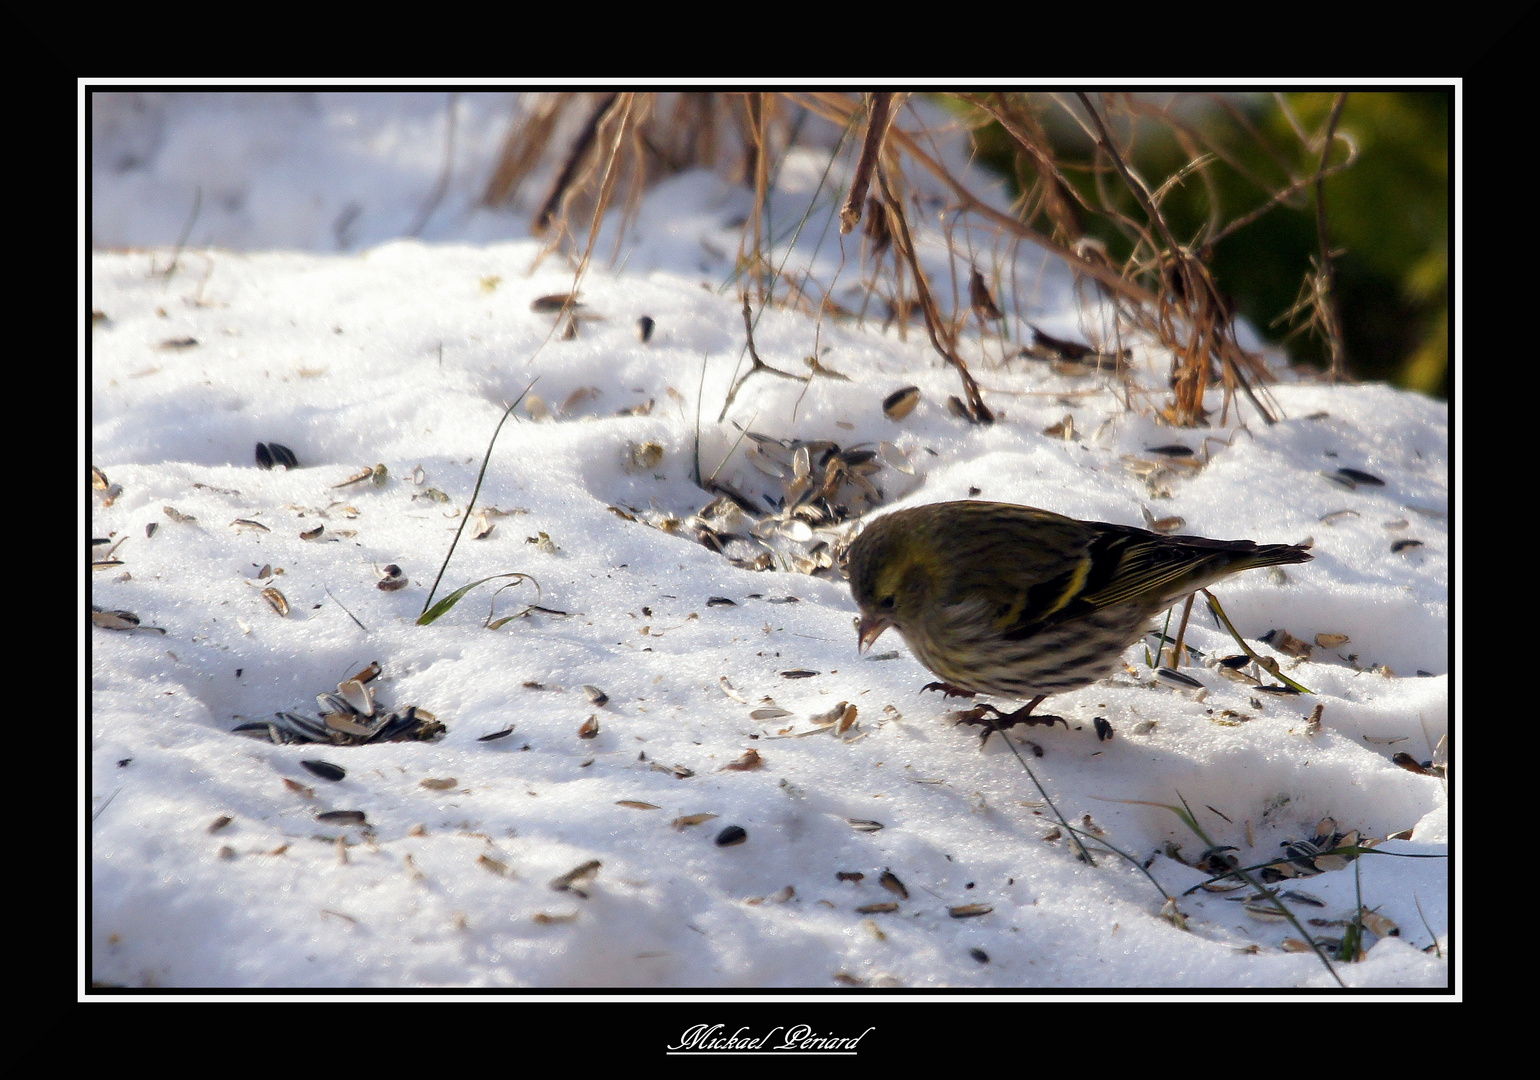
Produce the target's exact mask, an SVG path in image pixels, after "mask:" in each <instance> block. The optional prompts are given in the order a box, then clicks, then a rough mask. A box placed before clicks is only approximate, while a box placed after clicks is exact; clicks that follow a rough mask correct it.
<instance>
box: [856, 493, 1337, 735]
mask: <svg viewBox="0 0 1540 1080" xmlns="http://www.w3.org/2000/svg"><path fill="white" fill-rule="evenodd" d="M1310 559H1311V555H1310V552H1309V551H1307V550H1306V549H1305V548H1304V547H1301V546H1299V545H1294V544H1264V545H1257V544H1255V543H1253V542H1251V541H1250V540H1207V539H1204V538H1203V537H1201V536H1161V535H1159V534H1158V533H1152V532H1148V531H1146V530H1144V529H1136V528H1133V527H1131V526H1128V525H1109V524H1106V523H1104V522H1099V521H1077V520H1076V519H1074V518H1068V517H1064V516H1063V515H1061V514H1055V513H1051V512H1049V511H1047V510H1038V509H1036V508H1034V507H1030V506H1017V505H1014V504H1012V503H996V502H974V501H968V502H944V503H932V504H930V505H928V506H916V507H912V508H910V509H907V510H898V511H895V512H893V513H891V514H886V515H884V516H882V517H880V518H878V519H877V520H876V521H873V522H872V523H871V524H870V525H868V526H867V527H866V529H865V530H864V531H863V532H862V533H861V534H860V535H859V536H857V537H856V539H855V541H854V542H853V543H852V544H851V545H850V549H849V552H848V555H847V561H846V568H847V570H848V571H849V574H850V591H851V593H852V594H853V595H854V596H855V601H856V605H857V606H858V607H859V608H860V609H861V618H860V621H859V622H858V623H857V624H856V630H857V633H858V634H859V637H860V641H859V648H860V651H862V652H864V651H866V650H867V649H869V648H870V647H871V645H872V643H873V642H874V641H876V640H877V638H878V637H880V636H881V635H882V633H883V631H885V630H887V629H888V628H889V627H893V628H896V629H897V630H898V632H899V633H900V634H902V635H903V637H904V641H905V642H906V643H907V644H908V646H909V650H910V651H911V652H912V653H914V655H915V659H917V660H919V661H920V663H922V664H924V665H925V666H926V667H927V668H929V669H930V670H931V671H933V672H935V673H936V674H937V675H939V676H941V678H942V679H943V680H945V681H944V682H941V683H930V684H928V685H927V686H926V687H925V689H927V690H932V689H934V690H941V691H944V692H945V693H946V694H947V695H948V696H959V697H972V696H973V695H975V694H990V695H995V696H1000V697H1011V698H1030V699H1031V700H1030V701H1029V703H1028V704H1027V705H1025V706H1024V707H1022V708H1020V709H1017V710H1016V711H1015V712H1013V713H1002V712H1000V711H999V710H998V709H995V708H994V707H993V706H988V705H985V706H980V707H979V709H977V710H972V711H971V715H965V717H964V718H965V719H967V720H969V721H971V722H975V723H984V724H987V725H988V726H989V728H990V729H992V728H993V727H994V726H995V725H996V724H997V723H998V724H999V725H1000V726H1005V727H1009V726H1011V725H1013V724H1023V723H1025V724H1052V723H1053V722H1055V721H1059V722H1062V723H1064V724H1065V726H1066V727H1068V726H1069V725H1068V723H1067V722H1065V721H1063V719H1062V718H1061V717H1056V716H1047V715H1041V716H1033V715H1032V710H1033V709H1034V708H1036V707H1037V706H1038V704H1039V703H1041V702H1042V700H1043V699H1044V698H1045V697H1047V696H1049V695H1050V694H1058V693H1062V692H1063V691H1066V690H1074V689H1076V688H1077V687H1081V686H1087V685H1089V684H1091V683H1093V682H1095V681H1097V680H1098V679H1100V678H1102V677H1103V676H1105V675H1106V674H1108V673H1109V672H1110V671H1112V670H1113V669H1114V668H1116V667H1117V665H1118V662H1119V660H1120V659H1121V657H1122V654H1123V650H1124V649H1126V648H1128V646H1130V645H1132V644H1133V643H1134V642H1136V641H1138V640H1139V638H1140V637H1141V636H1142V635H1143V634H1144V631H1145V627H1146V624H1147V623H1148V621H1149V619H1150V617H1151V616H1153V615H1155V614H1156V613H1158V612H1160V611H1163V610H1164V609H1166V608H1168V607H1170V606H1171V605H1172V604H1173V603H1174V602H1175V601H1177V600H1179V599H1181V598H1182V597H1184V596H1186V595H1187V594H1189V593H1192V592H1196V591H1197V590H1198V589H1201V588H1203V587H1204V586H1206V585H1209V584H1211V583H1213V582H1215V581H1218V580H1219V579H1220V578H1223V577H1228V576H1229V575H1230V574H1234V573H1238V572H1239V571H1241V570H1249V569H1251V568H1253V567H1257V566H1275V565H1279V564H1283V563H1301V562H1308V561H1309V560H1310ZM984 710H987V711H988V712H991V713H993V714H994V716H995V717H996V718H998V719H997V720H986V719H984V715H985V713H984ZM985 736H986V737H987V736H988V730H986V732H985Z"/></svg>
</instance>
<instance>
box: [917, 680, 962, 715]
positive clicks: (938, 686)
mask: <svg viewBox="0 0 1540 1080" xmlns="http://www.w3.org/2000/svg"><path fill="white" fill-rule="evenodd" d="M927 690H940V691H941V693H942V694H943V695H944V696H946V697H949V698H953V697H974V696H975V693H974V691H972V690H964V689H963V688H962V687H960V686H953V685H952V684H951V683H944V682H930V683H926V684H925V685H924V686H922V687H920V693H922V694H923V693H925V691H927ZM970 711H971V710H970Z"/></svg>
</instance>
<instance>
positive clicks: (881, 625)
mask: <svg viewBox="0 0 1540 1080" xmlns="http://www.w3.org/2000/svg"><path fill="white" fill-rule="evenodd" d="M892 625H893V624H892V623H891V622H889V621H888V620H887V619H884V618H883V617H882V616H880V615H862V616H861V619H860V621H859V622H857V623H856V635H857V637H858V639H859V645H858V647H857V649H856V651H857V652H865V651H866V650H867V649H870V648H871V647H872V642H874V641H876V640H877V639H878V638H880V637H881V636H882V632H883V631H884V630H886V629H887V628H888V627H890V626H892Z"/></svg>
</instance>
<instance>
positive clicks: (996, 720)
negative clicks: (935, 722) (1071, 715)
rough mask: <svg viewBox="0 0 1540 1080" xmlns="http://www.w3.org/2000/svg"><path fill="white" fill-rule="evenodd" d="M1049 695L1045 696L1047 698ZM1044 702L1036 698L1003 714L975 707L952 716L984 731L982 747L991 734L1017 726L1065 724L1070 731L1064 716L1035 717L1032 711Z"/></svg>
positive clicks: (993, 708)
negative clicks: (975, 725) (1013, 710)
mask: <svg viewBox="0 0 1540 1080" xmlns="http://www.w3.org/2000/svg"><path fill="white" fill-rule="evenodd" d="M1046 696H1047V695H1043V697H1046ZM1042 701H1043V698H1042V697H1035V698H1033V699H1032V700H1031V701H1029V702H1027V704H1025V705H1023V706H1022V707H1021V708H1019V709H1017V710H1016V711H1015V712H1008V713H1003V712H1001V711H1000V710H999V709H997V708H995V707H994V706H993V705H975V706H974V707H973V708H971V709H963V710H960V711H958V712H956V713H953V714H952V715H953V716H954V717H956V723H959V724H977V725H979V726H980V727H982V728H983V729H984V731H983V732H982V734H981V735H980V737H979V743H980V745H982V744H984V743H986V742H988V741H989V736H990V733H991V732H994V731H1004V730H1005V729H1006V728H1009V727H1015V726H1016V725H1017V724H1027V725H1029V726H1039V725H1041V726H1045V727H1052V726H1053V725H1054V724H1063V725H1064V730H1066V731H1068V730H1069V721H1068V720H1066V719H1064V717H1062V716H1053V715H1052V714H1050V713H1039V714H1038V715H1036V716H1034V715H1033V714H1032V710H1033V709H1035V708H1037V706H1038V705H1039V704H1041V703H1042Z"/></svg>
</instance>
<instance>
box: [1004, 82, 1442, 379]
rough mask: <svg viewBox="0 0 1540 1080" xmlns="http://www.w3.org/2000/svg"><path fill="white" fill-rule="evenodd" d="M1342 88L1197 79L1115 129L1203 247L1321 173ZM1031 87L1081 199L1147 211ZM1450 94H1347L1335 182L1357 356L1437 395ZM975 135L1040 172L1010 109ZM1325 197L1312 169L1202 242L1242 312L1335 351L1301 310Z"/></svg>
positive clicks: (1329, 183)
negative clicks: (1238, 90)
mask: <svg viewBox="0 0 1540 1080" xmlns="http://www.w3.org/2000/svg"><path fill="white" fill-rule="evenodd" d="M1334 97H1335V95H1334V94H1331V93H1295V94H1285V95H1283V105H1280V103H1279V101H1278V100H1277V99H1276V98H1274V97H1273V96H1270V95H1264V94H1246V95H1228V96H1226V97H1225V98H1224V99H1223V100H1221V99H1220V98H1219V97H1218V96H1217V95H1215V96H1202V97H1199V96H1196V95H1190V96H1187V97H1185V98H1183V99H1181V100H1178V101H1176V102H1175V103H1174V104H1169V105H1168V99H1171V98H1178V95H1165V96H1162V97H1159V98H1157V96H1156V95H1149V94H1146V95H1142V100H1137V101H1136V100H1135V99H1129V101H1130V102H1132V103H1133V105H1132V107H1130V108H1129V109H1127V110H1125V111H1124V113H1123V115H1122V116H1121V118H1120V122H1119V125H1118V126H1117V127H1116V128H1115V138H1117V139H1118V140H1119V142H1120V145H1121V146H1122V148H1123V150H1124V151H1125V153H1127V154H1128V155H1129V156H1130V157H1131V158H1132V161H1133V163H1134V167H1135V169H1136V170H1137V171H1138V173H1139V174H1140V175H1141V176H1142V177H1143V178H1144V180H1145V182H1146V183H1147V184H1148V185H1149V187H1150V188H1151V189H1152V190H1162V200H1161V203H1160V206H1161V210H1162V212H1163V213H1164V215H1165V216H1166V218H1167V220H1168V221H1169V222H1170V224H1171V226H1172V228H1173V231H1174V232H1175V234H1176V236H1177V237H1178V239H1179V240H1180V241H1181V242H1183V243H1184V244H1193V245H1195V246H1198V247H1200V249H1201V247H1202V245H1203V243H1204V241H1205V239H1206V237H1208V236H1209V235H1212V233H1213V232H1214V230H1215V229H1216V228H1221V229H1222V228H1223V227H1224V226H1225V225H1226V224H1228V223H1229V222H1231V221H1234V220H1236V219H1237V218H1241V217H1243V216H1244V215H1247V214H1249V213H1251V212H1252V211H1253V210H1255V209H1256V208H1258V207H1260V206H1262V205H1263V204H1265V203H1266V202H1267V201H1268V200H1269V199H1270V198H1272V196H1273V194H1274V193H1275V192H1279V191H1282V190H1284V189H1286V188H1288V187H1289V186H1290V185H1291V184H1294V183H1295V182H1296V181H1299V180H1301V179H1309V178H1310V177H1311V176H1312V175H1313V174H1314V171H1315V169H1316V167H1317V165H1318V163H1319V157H1320V146H1319V136H1320V134H1321V132H1322V131H1323V130H1324V128H1325V126H1326V121H1327V117H1328V116H1329V114H1330V112H1331V108H1332V104H1333V100H1334ZM1029 100H1030V101H1031V103H1032V106H1033V109H1034V112H1035V113H1036V115H1037V116H1038V117H1039V119H1040V121H1041V124H1042V127H1043V129H1044V131H1046V132H1047V135H1048V138H1049V141H1050V142H1051V144H1052V152H1053V154H1054V156H1055V158H1056V163H1057V166H1058V168H1059V169H1060V171H1061V172H1062V174H1063V175H1064V176H1065V177H1066V179H1068V180H1069V182H1070V183H1071V184H1073V185H1074V187H1075V189H1076V190H1077V191H1078V192H1079V194H1080V195H1081V197H1082V198H1083V199H1084V201H1085V202H1086V203H1088V204H1089V205H1090V206H1092V207H1096V208H1102V207H1104V206H1105V207H1107V208H1110V209H1112V210H1115V211H1116V212H1117V213H1119V214H1124V215H1127V216H1128V217H1130V218H1133V219H1134V220H1142V214H1141V213H1140V211H1139V208H1138V206H1137V204H1136V203H1135V201H1134V199H1133V197H1132V196H1131V195H1130V194H1129V193H1128V191H1127V190H1126V188H1124V187H1123V186H1122V184H1121V183H1120V182H1119V181H1118V179H1117V178H1116V176H1114V175H1112V174H1110V173H1109V172H1108V171H1107V167H1106V164H1105V162H1104V161H1103V162H1100V163H1098V162H1096V161H1095V160H1094V156H1093V152H1092V147H1091V145H1090V143H1089V141H1088V140H1087V138H1086V136H1085V134H1084V132H1083V131H1082V129H1081V128H1080V127H1079V125H1078V124H1076V123H1074V122H1073V121H1072V120H1071V119H1070V118H1069V117H1068V116H1067V115H1066V114H1065V113H1064V111H1063V109H1062V107H1061V105H1060V104H1059V102H1058V101H1055V100H1054V99H1052V98H1050V97H1048V96H1046V95H1032V96H1031V97H1030V98H1029ZM1060 100H1064V99H1063V98H1062V97H1061V99H1060ZM1104 100H1108V99H1104ZM1452 100H1453V98H1452V93H1451V92H1448V91H1446V90H1443V89H1432V90H1407V91H1367V92H1358V93H1352V94H1350V95H1349V96H1348V99H1347V104H1346V107H1345V109H1344V111H1343V114H1342V117H1341V120H1340V122H1339V124H1338V128H1337V130H1338V133H1339V140H1338V145H1337V146H1335V147H1334V148H1333V150H1332V153H1331V156H1330V159H1329V160H1330V163H1331V164H1340V163H1341V162H1343V161H1344V160H1346V157H1347V153H1348V151H1347V148H1346V147H1345V146H1344V145H1342V138H1343V137H1345V138H1346V139H1347V140H1350V141H1351V143H1352V145H1353V146H1354V147H1355V148H1356V153H1357V157H1356V159H1355V160H1354V161H1353V163H1352V164H1351V166H1349V167H1348V168H1346V169H1343V170H1341V171H1340V172H1337V173H1336V174H1335V175H1332V176H1330V177H1328V178H1327V180H1326V184H1325V189H1326V212H1327V215H1326V216H1327V230H1328V234H1329V240H1330V243H1331V246H1332V249H1333V252H1334V269H1335V286H1336V288H1335V299H1336V303H1337V307H1338V312H1339V315H1340V319H1341V324H1342V328H1343V338H1344V343H1345V347H1346V353H1347V363H1348V366H1349V370H1350V372H1351V373H1352V374H1353V375H1354V376H1356V377H1359V378H1366V379H1388V380H1390V381H1392V382H1395V383H1396V384H1398V385H1401V386H1405V387H1409V388H1412V389H1416V390H1420V391H1423V392H1425V393H1430V394H1435V395H1439V396H1447V394H1448V334H1449V316H1448V264H1449V243H1448V235H1449V113H1450V105H1451V102H1452ZM1285 106H1286V107H1287V110H1288V112H1285ZM1290 114H1292V119H1291V115H1290ZM981 119H982V118H981ZM975 137H976V140H977V144H978V147H979V155H980V158H981V159H982V160H984V161H986V162H988V163H989V164H991V165H992V166H994V167H995V168H996V169H998V170H999V171H1000V172H1002V173H1003V174H1004V175H1005V176H1007V177H1008V178H1010V179H1011V180H1012V182H1013V183H1014V184H1015V185H1016V187H1017V190H1018V191H1019V192H1029V191H1032V190H1033V188H1034V185H1036V184H1038V182H1039V179H1040V177H1039V174H1038V171H1037V169H1036V167H1035V165H1034V163H1033V162H1032V160H1031V158H1030V157H1029V156H1028V155H1026V154H1020V153H1018V152H1017V149H1018V148H1017V147H1016V144H1015V143H1014V142H1013V140H1012V139H1011V138H1010V137H1009V136H1008V135H1007V134H1006V133H1005V132H1004V131H1003V130H1002V129H1001V128H1000V126H999V125H998V124H996V123H993V122H990V123H987V124H983V125H982V126H981V127H979V128H978V129H977V131H976V136H975ZM1198 154H1205V155H1209V157H1208V159H1207V161H1206V163H1205V165H1204V166H1203V168H1202V169H1201V171H1200V170H1192V171H1189V172H1187V173H1186V174H1185V175H1183V176H1181V177H1180V179H1178V180H1177V181H1176V182H1175V183H1173V184H1171V186H1169V187H1165V188H1163V189H1162V186H1163V185H1165V184H1166V183H1167V181H1168V180H1169V179H1170V178H1171V177H1173V176H1177V175H1178V174H1180V173H1181V172H1182V170H1184V169H1187V168H1188V166H1189V164H1190V163H1191V162H1192V161H1193V159H1194V157H1195V156H1197V155H1198ZM1098 168H1099V169H1100V170H1101V175H1100V176H1098V175H1097V169H1098ZM1315 211H1316V207H1315V188H1314V184H1307V185H1305V186H1303V187H1302V188H1300V189H1299V190H1297V191H1294V192H1293V193H1292V194H1291V195H1290V196H1289V197H1288V198H1286V199H1285V200H1284V201H1283V202H1281V203H1280V204H1279V205H1277V206H1274V207H1273V208H1271V209H1270V210H1267V211H1266V212H1264V213H1262V214H1261V215H1260V216H1259V217H1257V218H1256V219H1255V220H1253V221H1250V222H1249V223H1248V224H1246V225H1245V226H1244V227H1242V228H1240V229H1238V230H1237V231H1236V232H1235V233H1233V234H1231V235H1229V236H1227V237H1224V238H1223V239H1221V240H1220V241H1219V242H1218V243H1217V244H1214V245H1213V247H1212V250H1210V251H1207V252H1205V254H1206V256H1207V259H1208V263H1209V266H1210V268H1211V270H1212V272H1213V274H1214V277H1215V280H1216V282H1217V283H1218V285H1219V287H1220V288H1221V289H1222V290H1224V291H1225V293H1226V294H1227V295H1228V296H1229V297H1230V298H1231V301H1232V303H1233V305H1234V307H1235V310H1236V311H1237V313H1238V314H1240V315H1243V316H1245V317H1246V318H1247V319H1248V320H1249V321H1250V322H1251V323H1252V325H1254V326H1255V327H1257V329H1258V330H1260V331H1261V332H1262V333H1264V334H1268V335H1270V336H1272V337H1274V338H1279V339H1281V338H1283V337H1285V336H1288V335H1290V334H1291V332H1293V336H1292V337H1291V340H1290V341H1289V343H1288V348H1289V350H1290V354H1291V355H1292V356H1293V357H1295V358H1296V359H1297V360H1303V361H1309V362H1313V363H1317V364H1322V365H1324V364H1325V362H1326V357H1327V355H1328V349H1327V345H1326V343H1325V342H1324V341H1323V340H1322V339H1321V338H1320V337H1319V336H1318V335H1316V334H1315V333H1314V332H1312V331H1310V330H1309V329H1308V328H1306V327H1303V326H1302V325H1301V320H1300V318H1299V317H1298V316H1295V317H1292V318H1291V317H1290V316H1289V314H1288V313H1289V311H1290V309H1291V308H1293V307H1295V305H1296V302H1297V301H1298V300H1299V298H1300V296H1301V294H1302V288H1303V283H1304V282H1306V280H1307V278H1308V275H1310V274H1311V273H1312V272H1313V269H1314V267H1315V265H1316V264H1317V263H1318V262H1319V258H1320V242H1319V238H1318V236H1317V231H1316V212H1315ZM1081 216H1082V218H1083V221H1084V227H1085V229H1086V232H1087V233H1088V234H1090V235H1092V236H1095V237H1097V238H1098V239H1100V240H1102V241H1103V242H1104V243H1106V244H1107V247H1108V251H1109V253H1110V254H1111V256H1112V257H1113V258H1114V259H1119V260H1120V259H1124V258H1126V257H1127V256H1128V255H1129V254H1130V252H1131V251H1132V250H1133V237H1132V235H1131V233H1130V231H1129V230H1127V229H1126V227H1124V226H1120V225H1119V224H1118V223H1117V222H1116V221H1114V220H1113V218H1112V217H1111V216H1108V215H1106V214H1104V213H1101V212H1097V211H1086V210H1084V208H1082V211H1081ZM1037 224H1039V226H1040V227H1047V225H1048V222H1047V221H1046V220H1043V219H1040V220H1039V221H1038V222H1037Z"/></svg>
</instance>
